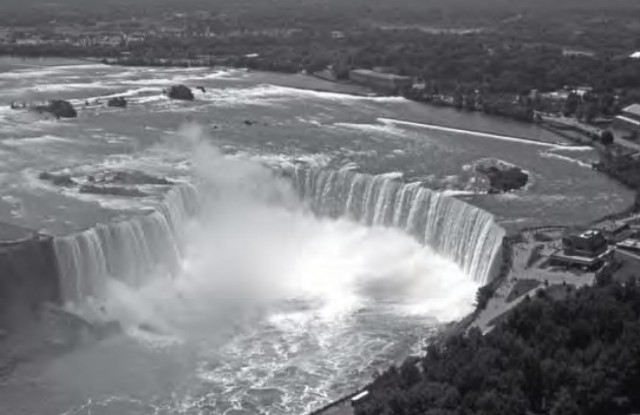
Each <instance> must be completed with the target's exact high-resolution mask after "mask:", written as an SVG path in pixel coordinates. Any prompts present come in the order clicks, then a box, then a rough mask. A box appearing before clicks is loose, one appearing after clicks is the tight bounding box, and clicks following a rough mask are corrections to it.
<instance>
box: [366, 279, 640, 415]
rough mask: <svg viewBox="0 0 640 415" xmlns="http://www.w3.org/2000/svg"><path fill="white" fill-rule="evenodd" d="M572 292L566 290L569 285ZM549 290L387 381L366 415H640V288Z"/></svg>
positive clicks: (380, 381)
mask: <svg viewBox="0 0 640 415" xmlns="http://www.w3.org/2000/svg"><path fill="white" fill-rule="evenodd" d="M561 288H564V287H561ZM554 297H555V296H554V295H552V294H550V293H548V292H546V291H541V292H539V294H538V295H537V296H536V297H535V298H531V299H528V300H526V301H525V302H524V303H523V304H521V305H520V306H518V307H517V308H516V309H515V310H514V311H513V312H512V314H510V315H509V316H508V318H506V320H505V321H504V322H502V323H500V324H499V325H498V326H497V327H496V328H495V329H494V330H493V331H491V332H490V333H489V334H486V335H484V336H483V335H482V334H481V333H480V332H479V331H478V330H477V329H475V330H471V331H469V333H467V334H466V335H457V336H454V337H451V338H449V339H447V340H446V341H445V342H444V343H443V344H439V345H430V346H428V348H427V354H426V357H424V358H421V359H416V360H410V361H407V362H405V363H404V364H403V365H402V366H400V367H399V368H392V369H390V370H389V371H387V372H385V373H383V374H382V375H380V376H379V377H378V378H377V380H376V381H375V382H374V383H373V385H372V387H371V388H370V392H371V393H370V395H369V397H368V399H365V400H364V402H363V403H361V404H360V405H358V406H356V413H357V415H391V414H393V415H414V414H415V415H425V414H429V415H454V414H461V415H462V414H465V415H466V414H486V415H490V414H495V415H504V414H510V415H517V414H533V413H545V414H551V415H600V414H629V413H634V411H635V412H637V411H639V410H640V393H638V392H639V391H640V286H638V285H637V284H636V283H634V282H631V283H629V284H627V285H626V286H623V285H619V284H617V283H611V282H604V281H601V282H600V284H599V285H598V286H596V287H588V288H583V289H580V290H577V291H575V290H574V291H572V292H571V293H570V294H569V295H568V297H566V298H564V299H557V298H555V299H554Z"/></svg>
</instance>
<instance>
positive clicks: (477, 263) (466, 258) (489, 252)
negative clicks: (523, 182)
mask: <svg viewBox="0 0 640 415" xmlns="http://www.w3.org/2000/svg"><path fill="white" fill-rule="evenodd" d="M292 180H293V185H294V187H295V189H296V190H297V191H298V193H299V194H300V196H301V198H302V200H304V201H306V203H307V204H308V205H309V208H310V209H311V210H312V211H313V212H314V213H315V214H316V215H319V216H327V217H332V218H338V217H346V218H349V219H351V220H354V221H357V222H360V223H362V224H364V225H367V226H389V227H396V228H399V229H402V230H404V231H405V232H407V233H408V234H410V235H412V236H413V237H414V238H416V240H418V242H420V243H422V244H425V245H428V246H430V247H432V248H433V249H435V250H436V252H438V253H440V254H441V255H443V256H445V257H447V258H449V259H451V260H452V261H454V262H455V263H457V264H458V265H459V266H460V267H461V268H462V269H463V270H464V272H465V273H467V275H471V276H473V278H474V279H475V280H476V281H477V282H479V283H481V284H486V283H487V282H488V281H489V279H490V278H491V268H492V265H493V261H494V259H495V258H496V256H497V254H498V253H499V251H500V247H501V244H502V238H503V237H504V230H503V229H502V228H501V227H500V226H499V225H497V224H496V222H495V220H494V217H493V215H491V214H490V213H488V212H486V211H484V210H482V209H480V208H477V207H475V206H473V205H470V204H468V203H465V202H463V201H461V200H459V199H456V198H454V197H450V196H446V195H444V194H442V193H440V192H436V191H433V190H430V189H426V188H424V187H422V186H421V185H420V183H412V184H404V183H402V182H400V181H398V180H394V179H390V178H387V177H384V176H371V175H366V174H361V173H354V172H350V171H332V170H322V169H310V168H307V167H303V166H296V167H295V168H294V169H293V172H292Z"/></svg>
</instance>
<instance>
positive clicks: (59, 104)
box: [35, 99, 78, 118]
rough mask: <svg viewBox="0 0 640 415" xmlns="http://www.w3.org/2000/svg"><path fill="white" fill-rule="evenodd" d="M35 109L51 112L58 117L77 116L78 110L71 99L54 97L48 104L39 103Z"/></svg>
mask: <svg viewBox="0 0 640 415" xmlns="http://www.w3.org/2000/svg"><path fill="white" fill-rule="evenodd" d="M35 110H36V111H38V112H40V113H49V114H51V115H53V116H54V117H56V118H76V117H77V116H78V112H77V111H76V109H75V108H74V107H73V105H72V104H71V103H70V102H69V101H64V100H62V99H54V100H53V101H49V103H48V104H47V105H39V106H36V107H35Z"/></svg>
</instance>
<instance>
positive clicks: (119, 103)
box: [107, 97, 128, 108]
mask: <svg viewBox="0 0 640 415" xmlns="http://www.w3.org/2000/svg"><path fill="white" fill-rule="evenodd" d="M127 105H128V102H127V99H126V98H125V97H114V98H111V99H110V100H109V101H107V106H108V107H116V108H126V107H127Z"/></svg>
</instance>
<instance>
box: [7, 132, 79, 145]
mask: <svg viewBox="0 0 640 415" xmlns="http://www.w3.org/2000/svg"><path fill="white" fill-rule="evenodd" d="M70 142H73V140H71V139H69V138H64V137H58V136H55V135H49V134H46V135H43V136H40V137H23V138H5V139H0V144H3V145H6V146H10V147H23V146H34V145H36V146H41V145H45V144H57V143H70Z"/></svg>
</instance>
